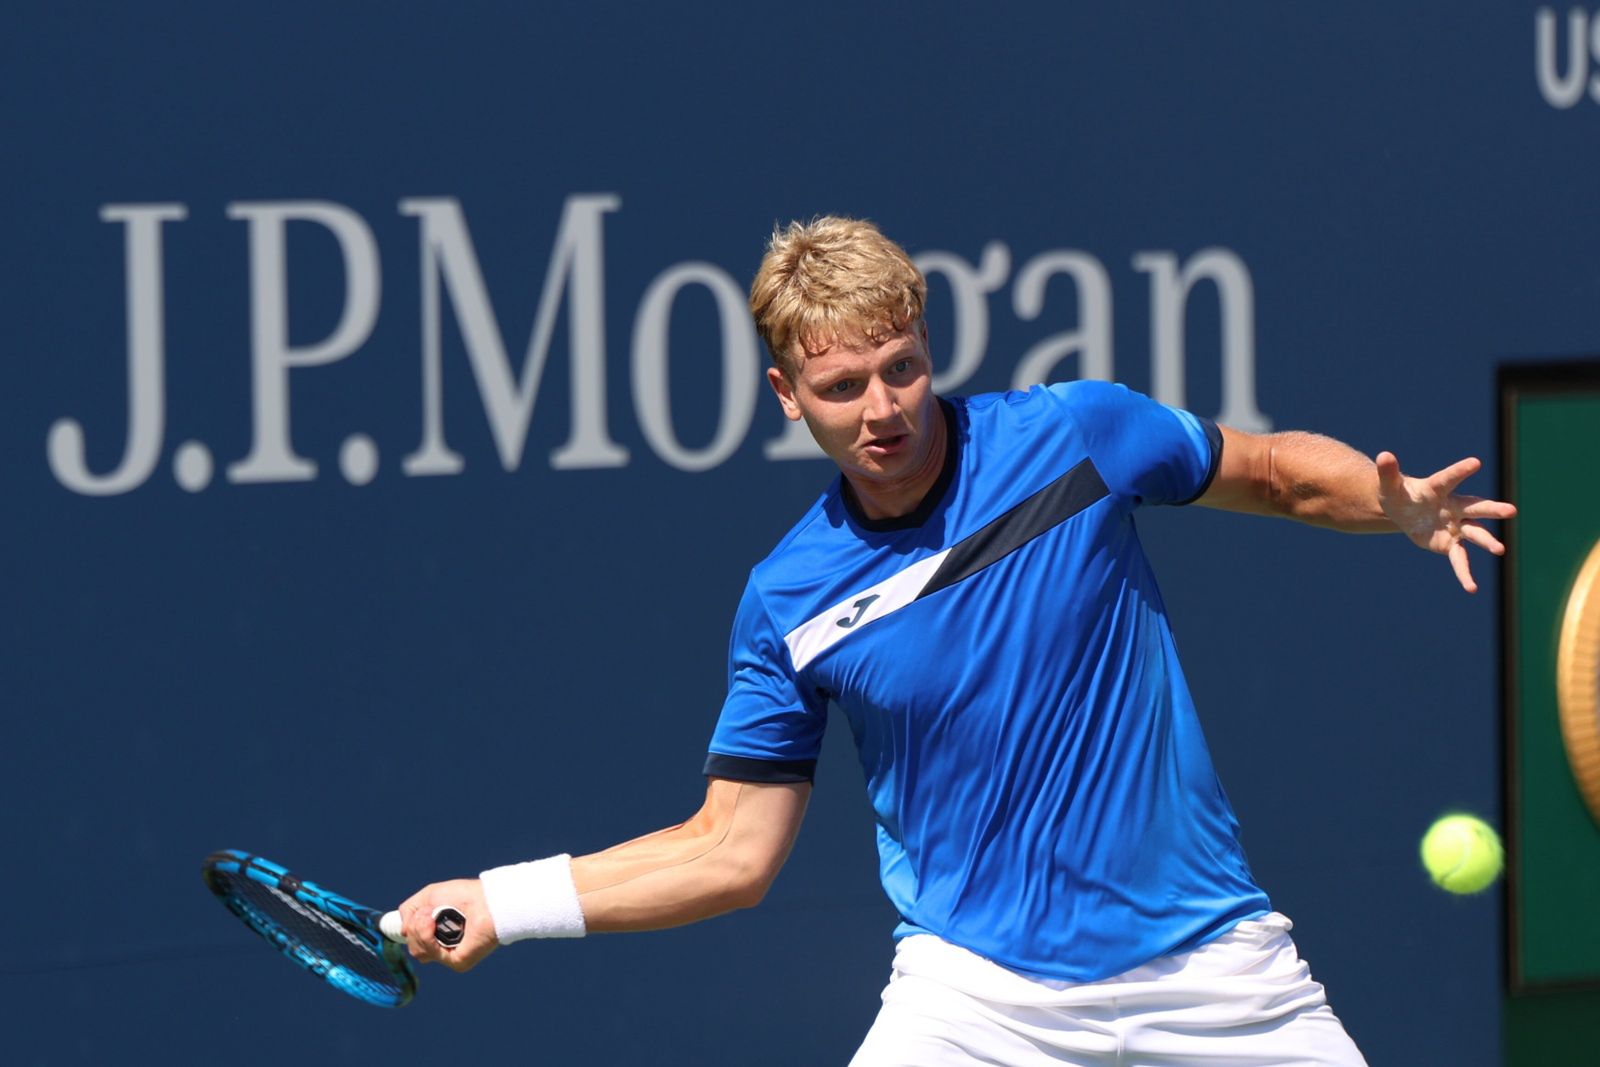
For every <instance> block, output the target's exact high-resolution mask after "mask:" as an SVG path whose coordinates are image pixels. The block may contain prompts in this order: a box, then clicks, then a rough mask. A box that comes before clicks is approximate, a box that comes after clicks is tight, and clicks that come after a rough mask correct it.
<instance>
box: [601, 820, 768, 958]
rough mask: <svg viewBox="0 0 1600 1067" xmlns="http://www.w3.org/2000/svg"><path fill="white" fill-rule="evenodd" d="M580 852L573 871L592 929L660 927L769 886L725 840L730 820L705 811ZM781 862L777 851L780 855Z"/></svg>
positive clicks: (729, 905)
mask: <svg viewBox="0 0 1600 1067" xmlns="http://www.w3.org/2000/svg"><path fill="white" fill-rule="evenodd" d="M705 814H706V813H705V812H702V813H701V815H697V816H696V817H695V818H694V819H691V820H690V821H689V822H687V823H684V824H683V825H681V826H676V827H673V828H671V829H669V830H663V831H660V832H659V833H654V834H650V835H648V836H646V837H641V838H638V839H636V840H633V841H629V842H626V843H625V844H621V845H617V846H615V847H614V848H609V849H607V850H605V851H604V852H597V853H595V854H593V855H590V856H579V857H577V858H575V859H574V860H573V861H572V878H573V882H574V884H575V885H576V886H577V889H578V901H579V903H580V905H581V906H582V908H583V918H584V922H585V924H586V925H587V927H588V929H589V930H590V932H593V933H620V932H625V931H636V930H660V929H665V928H667V927H671V926H682V925H684V924H686V923H692V922H698V921H700V920H701V919H710V918H713V917H714V916H717V915H721V914H723V913H725V912H729V911H733V910H735V909H736V908H745V907H751V906H752V905H754V904H756V903H758V902H759V901H760V900H761V897H762V896H763V895H764V893H765V892H766V888H767V885H768V884H770V882H771V876H772V875H774V874H776V866H774V867H773V868H772V870H770V871H767V870H764V869H763V868H762V865H760V864H757V863H753V862H751V861H750V860H749V858H748V857H747V856H746V855H745V854H744V853H743V852H742V851H741V849H740V848H739V847H738V846H739V842H738V841H737V840H730V838H731V837H732V835H733V834H734V832H735V827H734V825H733V822H732V819H731V818H729V819H727V820H725V821H724V820H718V819H714V818H705V817H704V816H705ZM777 863H778V864H781V863H782V857H781V856H780V857H778V858H777Z"/></svg>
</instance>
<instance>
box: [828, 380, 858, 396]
mask: <svg viewBox="0 0 1600 1067" xmlns="http://www.w3.org/2000/svg"><path fill="white" fill-rule="evenodd" d="M854 385H855V382H852V381H851V380H850V379H849V378H845V379H843V380H841V381H837V382H834V383H833V384H832V385H830V386H828V392H830V393H836V394H841V395H842V394H844V393H848V392H849V391H850V390H851V388H852V387H853V386H854Z"/></svg>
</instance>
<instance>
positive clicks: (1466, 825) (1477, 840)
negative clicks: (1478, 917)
mask: <svg viewBox="0 0 1600 1067" xmlns="http://www.w3.org/2000/svg"><path fill="white" fill-rule="evenodd" d="M1422 865H1423V866H1424V867H1426V868H1428V873H1429V874H1431V875H1432V876H1433V882H1434V884H1435V885H1437V886H1438V887H1439V888H1440V889H1443V890H1446V891H1448V892H1451V893H1477V892H1479V891H1481V890H1484V889H1487V888H1489V886H1491V885H1492V884H1494V880H1495V879H1496V878H1498V877H1500V870H1501V868H1502V867H1504V866H1505V849H1503V848H1501V847H1500V835H1499V834H1497V833H1495V832H1494V830H1493V829H1492V828H1491V827H1490V826H1489V824H1488V823H1486V822H1484V821H1483V820H1482V819H1479V818H1477V817H1475V816H1472V815H1446V816H1445V817H1444V818H1442V819H1440V820H1439V821H1438V822H1436V823H1434V824H1433V825H1432V826H1430V827H1428V832H1427V833H1426V834H1424V835H1423V837H1422Z"/></svg>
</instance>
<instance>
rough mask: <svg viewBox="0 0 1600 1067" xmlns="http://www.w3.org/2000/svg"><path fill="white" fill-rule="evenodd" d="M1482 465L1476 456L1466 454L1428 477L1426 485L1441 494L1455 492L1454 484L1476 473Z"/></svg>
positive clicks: (1445, 494)
mask: <svg viewBox="0 0 1600 1067" xmlns="http://www.w3.org/2000/svg"><path fill="white" fill-rule="evenodd" d="M1482 466H1483V463H1482V461H1481V460H1479V459H1478V457H1477V456H1468V457H1467V458H1466V459H1458V460H1456V461H1455V462H1454V463H1452V464H1450V466H1448V467H1446V468H1445V469H1444V470H1441V471H1436V472H1435V473H1434V474H1433V475H1431V476H1430V477H1429V478H1428V485H1429V486H1431V487H1432V488H1433V489H1434V490H1435V491H1436V492H1438V493H1439V494H1440V495H1441V496H1447V495H1449V494H1450V493H1453V492H1455V489H1456V486H1458V485H1460V484H1461V483H1462V482H1464V481H1466V480H1467V479H1468V478H1470V477H1472V476H1473V475H1474V474H1477V473H1478V470H1479V469H1480V468H1481V467H1482Z"/></svg>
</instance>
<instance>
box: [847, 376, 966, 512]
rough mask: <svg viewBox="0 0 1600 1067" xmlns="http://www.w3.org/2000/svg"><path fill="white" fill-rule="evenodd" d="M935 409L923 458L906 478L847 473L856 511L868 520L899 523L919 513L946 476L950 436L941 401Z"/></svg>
mask: <svg viewBox="0 0 1600 1067" xmlns="http://www.w3.org/2000/svg"><path fill="white" fill-rule="evenodd" d="M929 406H930V407H931V408H932V409H933V410H932V412H931V414H930V416H929V418H928V419H927V422H926V425H927V427H928V440H927V445H926V447H925V448H924V449H923V453H922V457H921V459H919V460H918V461H917V464H916V466H914V467H912V468H911V469H910V470H909V471H907V472H906V473H905V474H904V475H903V476H902V477H899V478H895V479H892V480H878V479H872V480H868V479H864V478H859V477H857V476H855V475H852V474H850V473H849V472H845V482H846V484H847V485H849V487H850V493H851V495H852V496H854V497H855V502H856V507H857V508H858V509H859V510H860V512H861V514H862V515H864V516H866V517H867V518H868V519H871V520H873V521H878V520H880V519H898V518H900V517H902V516H905V515H909V514H911V513H912V512H913V511H915V510H917V507H918V506H919V505H920V504H921V503H922V501H923V498H925V497H926V496H927V495H928V493H929V492H930V491H932V489H933V487H934V485H935V483H937V482H938V481H939V475H940V474H942V473H943V472H944V465H945V459H946V457H947V456H948V454H949V452H950V442H949V433H948V432H947V428H946V426H945V417H944V411H943V409H942V408H941V407H940V404H939V401H938V400H936V399H930V404H929Z"/></svg>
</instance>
